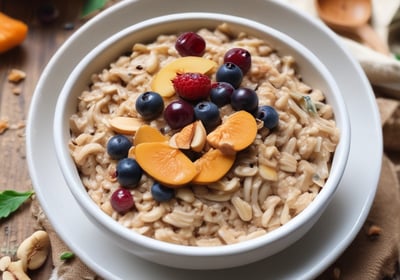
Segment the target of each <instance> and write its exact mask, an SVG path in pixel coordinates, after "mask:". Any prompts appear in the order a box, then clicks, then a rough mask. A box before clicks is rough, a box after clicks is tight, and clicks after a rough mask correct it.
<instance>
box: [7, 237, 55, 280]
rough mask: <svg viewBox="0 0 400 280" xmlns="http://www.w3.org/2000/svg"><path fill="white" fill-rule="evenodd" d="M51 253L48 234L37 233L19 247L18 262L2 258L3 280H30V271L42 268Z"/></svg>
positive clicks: (9, 258)
mask: <svg viewBox="0 0 400 280" xmlns="http://www.w3.org/2000/svg"><path fill="white" fill-rule="evenodd" d="M49 251H50V239H49V236H48V234H47V232H45V231H43V230H38V231H35V232H34V233H33V234H32V235H31V236H29V237H28V238H26V239H25V240H24V241H22V243H21V244H20V245H19V247H18V250H17V258H18V259H17V260H15V261H13V260H12V259H11V257H9V256H4V257H2V258H0V271H1V272H2V274H1V276H2V279H3V280H29V279H30V277H29V276H28V275H27V271H28V270H34V269H38V268H39V267H41V266H42V265H43V264H44V262H45V261H46V259H47V256H48V255H49Z"/></svg>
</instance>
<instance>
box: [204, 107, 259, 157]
mask: <svg viewBox="0 0 400 280" xmlns="http://www.w3.org/2000/svg"><path fill="white" fill-rule="evenodd" d="M256 135H257V122H256V119H255V118H254V117H253V116H252V115H251V114H250V113H248V112H246V111H243V110H242V111H238V112H235V113H233V114H232V115H230V116H229V117H227V119H226V120H225V121H224V122H223V123H222V124H221V125H219V126H218V127H217V128H216V129H214V130H213V131H212V132H210V133H209V134H208V135H207V141H208V143H209V144H210V145H211V146H212V147H214V148H216V149H219V150H221V151H222V152H223V153H224V154H234V153H236V152H237V151H241V150H243V149H245V148H247V147H248V146H249V145H250V144H251V143H253V141H254V139H255V138H256Z"/></svg>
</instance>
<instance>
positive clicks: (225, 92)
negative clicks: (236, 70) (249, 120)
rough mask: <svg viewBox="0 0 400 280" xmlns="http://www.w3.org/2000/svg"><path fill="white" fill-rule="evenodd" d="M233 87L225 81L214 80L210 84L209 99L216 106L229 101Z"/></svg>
mask: <svg viewBox="0 0 400 280" xmlns="http://www.w3.org/2000/svg"><path fill="white" fill-rule="evenodd" d="M234 90H235V88H234V87H233V86H232V85H231V84H229V83H226V82H216V83H213V84H212V85H211V90H210V100H211V101H212V102H213V103H214V104H216V105H217V106H218V107H222V106H224V105H226V104H229V103H231V96H232V93H233V91H234Z"/></svg>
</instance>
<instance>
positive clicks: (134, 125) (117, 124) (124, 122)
mask: <svg viewBox="0 0 400 280" xmlns="http://www.w3.org/2000/svg"><path fill="white" fill-rule="evenodd" d="M109 124H110V127H111V129H112V130H114V131H115V132H118V133H122V134H128V135H135V133H136V131H137V130H138V129H139V128H140V127H141V126H142V125H143V124H144V123H143V121H142V120H140V119H137V118H131V117H115V118H112V119H110V121H109Z"/></svg>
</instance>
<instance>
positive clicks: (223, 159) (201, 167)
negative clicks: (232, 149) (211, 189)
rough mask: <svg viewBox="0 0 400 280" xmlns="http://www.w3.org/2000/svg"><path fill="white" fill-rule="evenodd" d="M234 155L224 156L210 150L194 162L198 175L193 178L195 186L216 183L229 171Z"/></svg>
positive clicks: (218, 151) (215, 150)
mask: <svg viewBox="0 0 400 280" xmlns="http://www.w3.org/2000/svg"><path fill="white" fill-rule="evenodd" d="M235 158H236V155H235V154H229V155H228V154H224V153H222V152H221V151H220V150H218V149H211V150H209V151H208V152H206V153H205V154H204V155H203V156H202V157H200V158H199V159H197V160H196V161H195V162H194V165H195V166H196V168H197V170H198V171H199V173H198V174H197V175H196V176H195V177H194V178H193V180H192V182H193V183H195V184H200V185H205V184H210V183H213V182H216V181H218V180H219V179H221V178H222V177H223V176H224V175H225V174H226V173H227V172H228V171H229V169H231V167H232V165H233V163H234V162H235Z"/></svg>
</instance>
